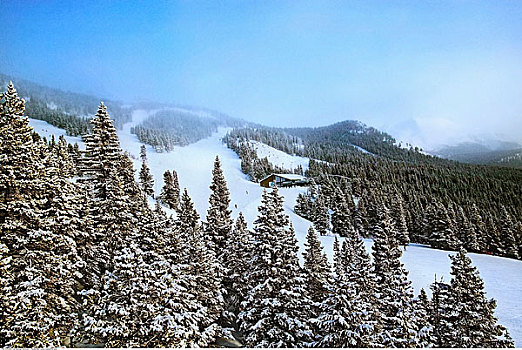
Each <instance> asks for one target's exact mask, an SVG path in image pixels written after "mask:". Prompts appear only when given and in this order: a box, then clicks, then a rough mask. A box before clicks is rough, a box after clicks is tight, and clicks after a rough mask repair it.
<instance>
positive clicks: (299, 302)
mask: <svg viewBox="0 0 522 350" xmlns="http://www.w3.org/2000/svg"><path fill="white" fill-rule="evenodd" d="M258 210H259V216H258V218H257V220H256V221H255V223H254V224H255V228H254V239H255V241H254V251H255V254H254V255H253V256H252V259H251V260H250V268H251V270H250V274H249V276H248V285H249V293H248V297H247V300H246V301H245V302H243V305H242V307H243V311H242V312H241V313H240V314H239V318H240V321H241V330H242V331H243V333H244V334H245V342H246V345H247V346H249V347H260V346H261V347H299V346H304V345H306V344H308V343H309V342H310V341H311V340H312V339H311V338H312V335H311V332H310V329H309V327H308V325H307V323H306V315H308V314H309V312H310V310H309V301H307V295H306V292H305V289H304V283H303V279H302V278H301V272H300V268H299V263H298V258H297V249H298V248H297V244H296V243H297V242H296V238H295V235H294V231H293V228H292V227H291V226H290V227H289V221H288V217H287V216H286V215H285V214H284V211H283V199H282V197H280V196H279V194H278V191H277V188H276V189H274V190H273V191H272V192H267V191H265V192H264V193H263V198H262V201H261V206H260V207H259V208H258Z"/></svg>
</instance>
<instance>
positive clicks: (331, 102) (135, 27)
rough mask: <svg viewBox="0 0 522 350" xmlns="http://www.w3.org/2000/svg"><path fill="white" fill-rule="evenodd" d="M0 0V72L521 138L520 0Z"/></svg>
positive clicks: (324, 116)
mask: <svg viewBox="0 0 522 350" xmlns="http://www.w3.org/2000/svg"><path fill="white" fill-rule="evenodd" d="M0 1H1V6H2V11H1V12H0V31H1V33H2V35H1V36H0V47H1V50H0V67H1V68H0V71H1V72H3V73H7V74H11V75H15V76H18V77H21V78H25V79H29V80H34V81H37V82H40V83H43V84H45V85H49V86H53V87H58V88H61V89H65V90H72V91H77V92H86V93H91V94H95V95H100V96H106V97H112V98H117V99H121V100H124V101H129V102H132V101H136V100H153V101H162V102H174V103H179V104H187V105H194V106H202V107H208V108H213V109H217V110H219V111H222V112H224V113H228V114H230V115H232V116H235V117H241V118H245V119H247V120H253V121H258V122H262V123H264V124H268V125H275V126H319V125H327V124H330V123H333V122H336V121H340V120H346V119H358V120H361V121H363V122H366V123H367V124H370V125H373V126H376V127H379V128H383V129H385V130H387V131H390V132H391V133H392V134H393V135H394V136H397V137H398V138H400V139H404V140H406V141H411V142H415V143H417V144H420V145H421V146H425V147H434V146H435V145H438V144H441V143H452V142H457V141H459V140H467V139H469V138H470V137H471V136H470V135H473V136H474V137H479V136H480V137H493V136H494V137H501V138H504V139H506V140H514V141H518V142H522V136H521V135H522V132H520V130H522V64H520V62H522V2H521V1H511V0H510V1H502V0H495V1H456V0H455V1H373V0H365V1H348V0H347V1H339V2H336V1H288V2H285V1H205V2H199V1H51V0H47V1H35V0H34V1H15V0H10V1H2V0H0Z"/></svg>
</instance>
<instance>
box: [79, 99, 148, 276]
mask: <svg viewBox="0 0 522 350" xmlns="http://www.w3.org/2000/svg"><path fill="white" fill-rule="evenodd" d="M91 123H92V124H93V130H92V134H89V135H85V136H84V139H85V146H86V151H85V155H84V158H83V168H82V173H83V174H84V178H82V179H80V183H82V184H83V185H84V187H85V188H86V189H87V191H88V196H89V199H90V203H91V206H90V213H89V218H90V219H91V220H92V222H93V226H94V227H95V228H96V229H95V230H94V232H93V244H94V246H95V248H94V250H95V252H94V260H93V261H87V262H88V263H89V264H96V265H97V269H98V270H99V273H100V275H99V276H100V278H101V277H102V276H103V275H104V270H105V269H107V268H108V267H109V266H110V264H111V262H112V261H111V257H112V253H113V252H114V251H115V250H116V249H119V248H120V247H121V244H122V242H123V241H125V239H126V235H128V234H130V232H131V231H132V230H133V228H134V227H136V225H137V222H138V220H137V217H136V205H135V202H136V201H137V198H132V197H130V196H129V195H127V194H126V193H125V192H126V191H125V187H126V183H125V182H124V180H126V178H125V177H124V174H125V172H122V169H126V167H124V166H123V165H122V163H123V160H124V157H125V156H124V155H123V154H122V150H121V148H120V143H119V140H118V135H117V134H116V129H115V128H114V125H113V121H112V120H111V119H110V117H109V115H108V114H107V107H106V106H105V105H104V104H103V102H102V103H100V106H99V108H98V112H97V113H96V115H95V117H94V118H93V119H92V120H91ZM127 172H128V171H127ZM128 181H134V179H132V180H128Z"/></svg>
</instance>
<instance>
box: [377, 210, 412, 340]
mask: <svg viewBox="0 0 522 350" xmlns="http://www.w3.org/2000/svg"><path fill="white" fill-rule="evenodd" d="M377 213H378V221H377V224H376V226H375V227H374V230H373V235H374V243H373V247H372V250H373V253H372V254H373V261H374V274H375V286H376V294H375V306H376V311H377V312H378V316H377V319H378V321H379V322H378V325H377V327H378V330H379V333H378V334H377V337H376V341H377V342H379V343H381V345H384V346H387V347H411V346H416V345H417V344H418V329H419V327H420V325H418V324H416V321H417V320H416V319H415V315H414V304H413V288H412V286H411V282H410V281H409V280H408V272H407V271H406V269H405V268H404V265H403V264H402V263H401V262H400V260H399V259H400V257H401V254H402V252H401V249H400V248H399V242H398V240H397V238H396V237H395V235H394V228H393V224H392V222H391V219H390V216H389V213H388V209H387V208H386V206H384V205H381V206H379V208H378V212H377Z"/></svg>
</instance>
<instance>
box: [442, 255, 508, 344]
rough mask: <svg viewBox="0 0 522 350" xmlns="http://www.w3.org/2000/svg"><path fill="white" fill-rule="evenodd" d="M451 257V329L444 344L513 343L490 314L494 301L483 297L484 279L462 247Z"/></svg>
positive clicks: (492, 310) (492, 314)
mask: <svg viewBox="0 0 522 350" xmlns="http://www.w3.org/2000/svg"><path fill="white" fill-rule="evenodd" d="M450 259H451V275H452V276H453V277H452V279H451V282H450V292H451V298H450V308H451V310H452V311H451V314H452V316H453V317H452V321H453V322H452V323H451V331H450V332H451V333H450V334H449V335H447V340H446V341H447V343H446V344H444V346H446V347H459V348H465V347H513V346H514V344H513V340H512V339H511V337H510V336H509V333H508V331H507V329H506V328H505V327H503V326H502V325H500V324H498V323H497V318H496V317H495V316H494V311H495V308H496V301H495V300H494V299H490V300H488V299H486V293H485V290H484V282H483V281H482V278H481V277H480V275H479V272H478V270H477V268H476V267H474V266H472V265H471V259H470V258H469V257H468V256H467V255H466V251H465V250H464V249H460V250H459V252H458V253H457V254H455V255H453V256H450Z"/></svg>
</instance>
